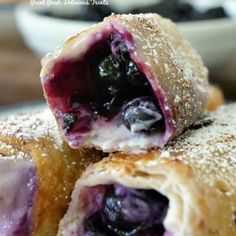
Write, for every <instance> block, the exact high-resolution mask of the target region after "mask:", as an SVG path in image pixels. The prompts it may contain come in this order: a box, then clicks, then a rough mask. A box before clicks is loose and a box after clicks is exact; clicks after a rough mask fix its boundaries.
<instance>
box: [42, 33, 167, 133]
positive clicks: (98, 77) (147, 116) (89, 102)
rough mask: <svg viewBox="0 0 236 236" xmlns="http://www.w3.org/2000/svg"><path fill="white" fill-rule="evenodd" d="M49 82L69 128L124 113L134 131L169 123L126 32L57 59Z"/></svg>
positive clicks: (82, 128)
mask: <svg viewBox="0 0 236 236" xmlns="http://www.w3.org/2000/svg"><path fill="white" fill-rule="evenodd" d="M103 40H104V39H103ZM95 52H96V57H94V55H95ZM45 86H46V89H45V91H47V94H48V95H49V96H48V97H49V102H50V103H51V104H52V105H53V106H54V105H55V106H57V107H59V110H60V112H59V113H60V114H57V117H58V118H59V119H60V120H61V123H62V128H63V130H64V131H65V133H70V132H75V131H79V132H88V131H89V130H90V129H91V125H92V122H93V121H98V120H104V121H110V120H112V119H113V118H114V117H116V116H117V115H118V114H121V121H122V122H123V123H124V125H125V127H126V128H127V129H128V130H130V131H131V132H133V133H152V132H156V131H163V130H164V128H165V122H164V116H163V113H162V111H161V109H160V107H159V104H158V102H157V100H156V98H155V95H154V93H153V90H152V87H151V85H150V84H149V82H148V80H147V78H146V77H145V76H144V74H143V73H142V72H141V71H140V70H139V68H138V66H137V65H136V64H135V63H134V62H133V61H132V60H131V58H130V56H129V51H128V49H127V47H126V45H125V44H124V43H123V42H122V40H121V39H120V36H117V35H110V36H109V37H108V39H107V40H106V41H103V43H101V41H100V42H97V43H95V44H94V45H93V46H92V47H91V48H90V50H89V51H88V52H87V53H86V54H85V55H84V57H83V58H82V60H81V59H80V60H77V61H76V60H73V61H72V60H62V61H59V62H57V63H56V64H55V66H54V69H53V79H50V80H48V84H46V85H45ZM85 111H86V112H85ZM142 123H143V124H142ZM134 127H135V128H134Z"/></svg>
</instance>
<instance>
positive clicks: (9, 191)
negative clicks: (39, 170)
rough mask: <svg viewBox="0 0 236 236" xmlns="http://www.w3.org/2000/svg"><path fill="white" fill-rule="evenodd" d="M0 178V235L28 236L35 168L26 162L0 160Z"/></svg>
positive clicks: (35, 182) (35, 184)
mask: <svg viewBox="0 0 236 236" xmlns="http://www.w3.org/2000/svg"><path fill="white" fill-rule="evenodd" d="M0 177H1V183H0V235H4V236H28V235H30V231H31V228H32V217H33V204H34V201H35V193H36V190H37V178H36V173H35V167H34V165H33V164H32V162H30V161H26V160H20V159H10V158H9V159H8V158H1V160H0Z"/></svg>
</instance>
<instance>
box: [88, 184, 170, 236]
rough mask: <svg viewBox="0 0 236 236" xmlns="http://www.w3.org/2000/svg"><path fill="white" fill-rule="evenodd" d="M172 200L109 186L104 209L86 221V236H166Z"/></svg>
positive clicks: (155, 193)
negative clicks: (165, 221) (167, 217)
mask: <svg viewBox="0 0 236 236" xmlns="http://www.w3.org/2000/svg"><path fill="white" fill-rule="evenodd" d="M168 206H169V200H168V199H167V198H166V197H165V196H163V195H162V194H160V193H159V192H157V191H154V190H137V189H131V188H127V187H124V186H121V185H117V184H116V185H109V186H107V187H106V190H105V193H104V196H103V200H102V203H101V206H100V207H99V209H98V210H97V211H95V212H94V213H93V214H92V215H91V216H89V217H88V218H87V220H86V221H85V227H84V231H85V235H86V236H95V235H96V236H144V235H145V236H147V235H148V236H163V235H164V234H165V229H164V226H163V221H164V219H165V217H166V214H167V210H168Z"/></svg>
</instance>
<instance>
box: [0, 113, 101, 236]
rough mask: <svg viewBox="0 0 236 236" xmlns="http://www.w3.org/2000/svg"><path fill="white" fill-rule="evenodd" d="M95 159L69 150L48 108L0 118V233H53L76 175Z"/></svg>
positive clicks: (13, 235)
mask: <svg viewBox="0 0 236 236" xmlns="http://www.w3.org/2000/svg"><path fill="white" fill-rule="evenodd" d="M98 159H99V154H98V152H97V151H94V150H84V149H81V150H71V148H70V147H69V146H68V145H67V144H66V143H64V142H63V140H62V138H61V137H60V134H59V131H58V128H57V125H56V122H55V120H54V118H53V116H52V114H51V112H50V111H49V110H45V111H42V110H41V111H39V112H35V113H32V114H31V113H26V114H21V115H12V116H9V117H7V118H6V119H4V120H1V121H0V179H1V181H0V235H4V236H44V235H45V236H46V235H47V236H55V235H56V233H57V230H58V223H59V220H60V219H61V218H62V216H63V215H64V214H65V212H66V209H67V207H68V204H69V202H70V195H71V192H72V190H73V187H74V183H75V181H76V179H77V178H78V177H79V176H80V174H81V172H82V170H84V169H85V167H86V166H87V165H88V164H89V163H91V162H93V161H96V160H98Z"/></svg>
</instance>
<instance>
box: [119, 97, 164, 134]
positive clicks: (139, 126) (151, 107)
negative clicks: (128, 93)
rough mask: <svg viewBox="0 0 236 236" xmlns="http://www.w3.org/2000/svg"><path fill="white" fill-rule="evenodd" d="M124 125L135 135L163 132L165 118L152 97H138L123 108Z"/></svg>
mask: <svg viewBox="0 0 236 236" xmlns="http://www.w3.org/2000/svg"><path fill="white" fill-rule="evenodd" d="M122 117H123V123H124V125H125V126H126V128H127V129H129V130H130V131H131V132H133V133H140V132H146V133H150V132H154V131H157V130H162V129H163V127H164V118H163V115H162V112H161V110H160V108H159V106H158V105H157V103H156V102H155V99H154V98H152V97H138V98H135V99H133V100H131V101H130V102H128V103H126V104H125V105H124V106H123V108H122Z"/></svg>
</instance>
